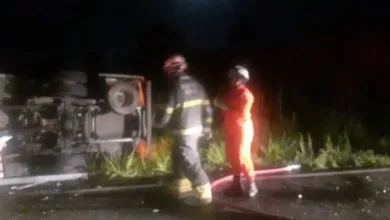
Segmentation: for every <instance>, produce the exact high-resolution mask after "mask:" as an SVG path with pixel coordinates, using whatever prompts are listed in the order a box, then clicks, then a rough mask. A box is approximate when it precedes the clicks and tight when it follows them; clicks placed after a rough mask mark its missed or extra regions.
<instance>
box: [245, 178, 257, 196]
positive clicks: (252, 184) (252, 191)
mask: <svg viewBox="0 0 390 220" xmlns="http://www.w3.org/2000/svg"><path fill="white" fill-rule="evenodd" d="M258 192H259V190H258V189H257V185H256V181H255V179H254V178H253V177H250V178H249V179H248V190H247V194H248V196H249V197H255V196H256V195H257V193H258Z"/></svg>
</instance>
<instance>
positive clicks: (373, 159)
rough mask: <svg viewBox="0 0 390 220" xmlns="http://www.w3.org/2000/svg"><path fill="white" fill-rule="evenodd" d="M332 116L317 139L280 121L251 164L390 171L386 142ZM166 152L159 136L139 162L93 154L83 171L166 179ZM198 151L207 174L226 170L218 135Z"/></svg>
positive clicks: (167, 141) (167, 140)
mask: <svg viewBox="0 0 390 220" xmlns="http://www.w3.org/2000/svg"><path fill="white" fill-rule="evenodd" d="M331 115H332V117H331V118H328V119H327V120H325V121H326V122H327V123H328V124H326V125H324V127H323V130H324V131H326V132H324V133H323V135H322V136H318V135H317V136H316V137H314V136H313V135H311V134H310V133H303V132H300V131H298V129H297V128H296V124H295V123H296V122H293V121H294V120H291V118H290V119H289V120H285V119H284V120H285V123H284V126H285V127H284V129H281V128H280V125H281V124H279V125H278V126H279V127H278V128H275V127H274V128H271V129H270V132H268V134H267V135H264V137H265V139H264V140H263V141H262V144H258V145H257V146H255V148H256V149H255V150H256V152H257V155H255V156H256V157H255V164H256V165H257V166H269V165H271V166H282V165H288V164H293V163H299V164H301V165H302V166H303V167H306V168H307V169H311V170H317V169H332V168H354V167H382V166H390V156H389V155H387V152H388V149H390V139H389V138H388V137H386V136H384V137H378V138H375V137H370V136H369V135H368V133H367V132H366V131H365V129H364V127H363V126H362V124H361V123H360V122H359V121H358V120H357V119H355V118H348V117H345V118H342V117H339V116H340V115H338V116H337V115H336V113H332V114H331ZM327 117H328V116H327ZM336 117H339V118H336ZM352 143H355V145H356V146H354V145H353V144H352ZM364 145H366V146H364ZM171 147H172V137H170V136H168V135H164V136H160V137H156V138H155V140H154V141H153V144H152V146H151V149H150V153H149V156H148V157H140V156H139V154H137V153H136V152H132V153H129V154H127V155H118V156H112V155H111V156H107V155H103V154H98V155H94V156H93V157H89V158H87V166H88V169H89V171H91V172H93V173H95V174H102V175H105V176H109V177H117V176H120V177H128V178H131V177H140V176H155V175H165V174H168V173H169V172H170V169H171V157H170V148H171ZM200 152H201V158H202V160H203V164H204V166H205V168H206V169H207V170H208V171H209V172H213V171H215V170H221V169H225V168H228V164H227V162H226V159H225V150H224V141H223V137H222V135H221V133H220V132H217V131H216V132H215V134H214V137H213V139H212V140H211V141H210V142H209V143H207V144H203V145H202V146H201V148H200ZM96 158H100V160H97V159H96Z"/></svg>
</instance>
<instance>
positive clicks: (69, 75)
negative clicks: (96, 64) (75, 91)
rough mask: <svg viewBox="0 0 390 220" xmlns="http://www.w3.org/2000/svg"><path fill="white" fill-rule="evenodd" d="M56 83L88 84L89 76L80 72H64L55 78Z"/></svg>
mask: <svg viewBox="0 0 390 220" xmlns="http://www.w3.org/2000/svg"><path fill="white" fill-rule="evenodd" d="M55 81H56V82H63V81H71V82H75V83H80V84H85V83H87V74H86V73H84V72H82V71H79V70H62V71H60V72H59V73H58V75H57V77H56V78H55Z"/></svg>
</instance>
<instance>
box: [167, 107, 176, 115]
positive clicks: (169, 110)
mask: <svg viewBox="0 0 390 220" xmlns="http://www.w3.org/2000/svg"><path fill="white" fill-rule="evenodd" d="M173 110H175V109H174V108H172V107H167V108H166V109H165V113H167V114H172V113H173Z"/></svg>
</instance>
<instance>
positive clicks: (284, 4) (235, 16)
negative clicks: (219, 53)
mask: <svg viewBox="0 0 390 220" xmlns="http://www.w3.org/2000/svg"><path fill="white" fill-rule="evenodd" d="M80 2H81V3H80ZM132 2H133V1H128V0H126V1H124V0H117V1H108V0H96V1H73V0H68V1H27V0H24V1H22V0H12V1H11V0H9V1H6V2H2V3H1V4H2V6H1V7H0V8H1V9H0V10H1V12H0V14H1V17H2V18H1V27H2V33H1V37H0V38H1V39H2V40H1V41H0V49H1V50H0V58H1V64H2V67H1V68H2V69H3V70H5V71H13V72H18V71H21V70H22V69H23V70H24V69H26V68H27V69H28V68H35V69H37V68H43V69H44V68H47V69H50V68H53V69H54V68H59V67H61V66H66V67H76V68H77V67H79V68H85V67H86V66H91V65H94V64H95V65H97V66H96V67H95V68H97V69H110V68H114V67H116V66H121V65H123V63H127V64H129V65H130V64H131V63H137V62H139V61H140V60H142V61H145V60H147V58H149V57H150V56H152V57H154V58H155V57H159V60H158V62H162V60H163V58H164V57H162V56H165V55H166V54H168V53H169V52H171V51H174V52H176V51H179V52H180V51H183V50H185V51H187V52H188V51H191V50H198V51H199V50H202V51H206V52H207V51H216V50H230V51H242V50H245V49H247V48H252V49H253V48H262V47H265V46H267V45H270V44H278V43H280V42H285V41H288V40H291V39H295V38H297V37H299V36H302V35H305V34H307V33H313V32H315V33H320V34H323V35H324V34H329V33H333V32H342V31H344V32H345V31H350V30H353V29H356V28H362V27H365V28H372V27H373V26H375V25H377V26H380V25H382V26H383V25H386V24H385V21H386V20H387V19H386V17H387V16H389V15H390V11H389V9H388V8H384V7H383V6H381V5H374V4H373V3H370V4H368V2H373V1H360V2H359V1H337V0H323V1H304V0H298V1H291V0H272V1H260V0H245V1H244V0H172V1H161V0H160V1H159V0H149V1H148V0H145V1H139V2H141V3H132ZM134 2H136V1H134ZM362 2H367V3H362ZM158 62H157V61H156V63H158Z"/></svg>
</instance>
